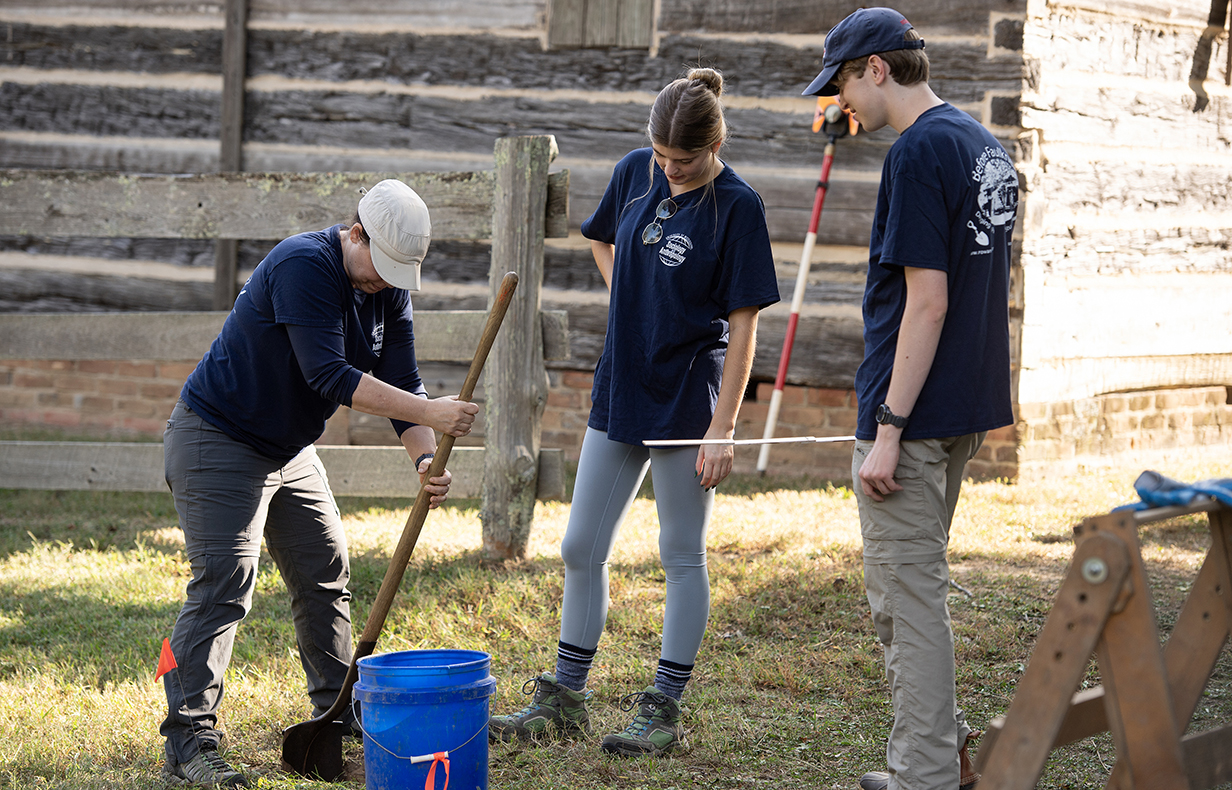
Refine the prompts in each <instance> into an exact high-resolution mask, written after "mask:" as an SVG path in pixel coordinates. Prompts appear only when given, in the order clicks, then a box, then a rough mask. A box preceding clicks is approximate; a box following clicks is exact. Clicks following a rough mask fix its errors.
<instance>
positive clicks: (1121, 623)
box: [1075, 512, 1189, 790]
mask: <svg viewBox="0 0 1232 790" xmlns="http://www.w3.org/2000/svg"><path fill="white" fill-rule="evenodd" d="M1100 535H1115V536H1116V537H1117V538H1119V539H1120V540H1121V541H1123V542H1124V544H1125V546H1126V547H1127V549H1128V553H1129V571H1128V573H1127V584H1126V590H1127V592H1128V595H1127V596H1124V597H1123V598H1122V602H1123V606H1121V608H1120V609H1119V611H1114V612H1113V613H1112V614H1111V615H1110V616H1109V617H1108V622H1107V623H1105V624H1104V628H1103V632H1102V634H1101V638H1100V641H1099V644H1098V649H1097V651H1096V655H1097V657H1098V663H1099V672H1100V677H1102V678H1103V686H1104V700H1105V710H1106V712H1107V714H1108V729H1109V731H1111V732H1112V738H1113V742H1114V743H1115V744H1116V749H1117V762H1118V763H1123V765H1121V766H1120V771H1119V772H1118V771H1117V770H1116V769H1115V768H1114V771H1113V775H1112V778H1110V779H1109V783H1108V787H1109V788H1118V787H1119V788H1125V790H1131V789H1132V788H1133V787H1135V786H1137V787H1150V788H1162V789H1163V790H1189V788H1188V785H1187V782H1186V779H1185V769H1184V763H1183V756H1182V754H1181V741H1180V738H1181V734H1182V732H1184V726H1183V723H1181V722H1178V721H1177V720H1176V716H1175V713H1174V708H1173V704H1172V695H1171V692H1170V690H1169V688H1168V678H1167V672H1166V667H1165V665H1164V658H1163V653H1162V652H1161V651H1160V650H1159V648H1158V645H1159V630H1158V628H1157V626H1156V624H1155V607H1154V605H1153V603H1152V602H1151V586H1150V584H1149V583H1148V581H1147V578H1146V570H1145V569H1144V568H1143V565H1142V554H1141V549H1140V546H1139V543H1138V525H1137V521H1136V519H1134V517H1133V515H1132V514H1130V513H1125V512H1121V513H1109V514H1107V515H1105V516H1099V517H1096V518H1093V519H1087V520H1086V521H1085V522H1083V528H1082V531H1081V532H1075V540H1081V541H1083V543H1084V544H1085V543H1086V542H1089V541H1092V540H1095V539H1096V537H1098V536H1100ZM1076 562H1077V555H1076V554H1075V563H1076Z"/></svg>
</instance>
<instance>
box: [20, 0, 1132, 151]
mask: <svg viewBox="0 0 1232 790" xmlns="http://www.w3.org/2000/svg"><path fill="white" fill-rule="evenodd" d="M574 6H576V8H575V7H574ZM579 9H581V0H560V2H557V1H556V0H553V2H552V3H551V5H550V8H549V11H548V13H549V17H548V26H549V33H548V36H549V45H550V46H551V47H559V48H553V49H549V50H548V51H544V50H543V47H542V44H541V43H540V40H539V38H538V36H534V35H523V36H516V35H492V34H490V33H468V32H466V31H461V30H457V29H456V28H454V29H451V30H449V31H448V32H443V33H439V34H418V33H412V32H404V31H397V32H390V31H378V30H373V29H372V28H371V25H369V24H364V25H359V26H356V27H355V28H353V29H326V30H310V29H300V28H292V29H288V28H264V27H259V28H257V29H253V30H249V31H248V37H249V43H250V46H249V62H248V73H249V75H250V76H251V77H260V76H264V75H272V76H279V77H286V78H288V79H300V80H326V81H330V82H343V81H349V80H369V81H381V82H389V83H394V84H401V85H430V86H471V87H481V88H491V87H493V75H494V74H499V75H502V77H503V78H504V79H507V80H508V83H507V84H508V85H509V86H516V87H517V88H519V89H521V90H534V89H540V90H554V89H560V88H574V89H583V90H587V91H593V92H596V93H600V92H631V91H638V92H642V93H646V94H648V95H649V96H653V95H654V94H655V93H657V92H658V91H659V89H661V88H662V87H663V86H664V85H665V84H666V83H667V82H669V81H670V80H672V79H675V78H676V77H678V76H681V73H682V71H683V64H685V63H701V64H703V65H706V66H712V67H714V68H717V69H719V70H720V71H722V72H723V79H724V92H725V93H726V94H727V95H729V96H760V97H765V98H776V99H779V98H784V97H798V96H799V93H800V91H801V90H803V89H804V86H806V85H808V83H809V82H810V81H811V80H812V79H813V77H815V76H817V72H818V71H820V70H821V59H822V37H821V36H820V35H817V36H816V37H815V38H814V39H811V40H810V39H804V40H801V41H796V42H783V41H777V40H774V39H767V38H758V39H756V40H750V39H748V38H747V37H731V38H724V37H722V36H721V35H714V33H713V32H712V33H710V34H708V35H694V34H690V33H687V32H665V33H664V34H663V36H662V39H661V40H660V42H659V50H658V57H650V54H649V51H648V50H647V49H643V48H642V47H645V46H647V45H648V43H649V42H647V43H646V44H640V43H628V44H621V46H622V47H638V49H620V48H616V49H613V48H603V49H578V48H577V47H579V46H580V45H581V43H582V39H581V22H580V17H579V16H577V15H578V14H579V13H580V10H579ZM651 12H652V2H651V1H650V0H634V1H633V2H632V3H629V4H626V5H624V6H622V22H621V25H622V28H623V27H624V26H625V25H626V24H627V25H628V26H630V27H632V26H634V25H635V24H636V25H638V26H642V27H644V30H645V32H644V33H643V35H648V34H649V31H650V25H651V20H650V19H643V20H641V21H636V22H635V18H636V17H637V16H638V14H640V13H651ZM568 14H573V16H572V17H571V22H570V23H571V24H574V25H575V26H576V29H575V31H574V32H573V34H572V35H573V38H572V39H571V40H569V41H564V40H560V41H558V40H557V38H556V36H557V33H556V31H555V25H556V24H557V23H561V24H563V22H561V16H562V15H568ZM669 23H670V22H669ZM331 27H332V26H331ZM451 27H453V26H451ZM12 29H13V38H14V43H13V45H12V46H11V49H10V50H9V54H12V56H13V57H12V58H11V59H9V60H8V61H0V64H3V65H6V66H9V67H19V66H24V67H26V68H30V69H78V70H82V71H88V72H100V71H103V72H106V71H117V72H141V73H147V74H179V73H185V72H187V73H194V74H202V73H208V74H213V73H217V64H218V63H219V59H220V50H221V46H222V41H221V38H222V32H221V31H219V30H184V29H181V28H171V27H168V28H158V27H146V26H142V27H126V26H122V25H79V24H70V25H39V24H32V23H25V22H14V23H13V25H12ZM759 32H765V31H759ZM986 33H987V22H985V29H984V30H983V31H982V32H981V34H982V35H983V34H986ZM1144 45H1145V42H1144ZM1088 46H1089V43H1088ZM0 52H2V50H0ZM928 52H929V60H930V64H931V66H930V74H931V77H930V82H932V83H933V84H934V87H936V88H937V89H938V91H939V93H940V95H941V96H943V97H944V98H945V99H947V100H949V101H955V102H964V103H966V102H978V101H982V100H983V98H984V97H983V92H982V91H984V90H998V91H1002V92H1011V93H1017V92H1018V91H1019V90H1020V87H1021V83H1022V65H1021V61H1020V60H1017V59H1014V58H1004V57H1002V58H993V59H989V58H988V57H987V44H986V43H985V42H983V41H971V40H968V39H941V40H934V41H931V42H930V43H929V45H928ZM478 60H482V62H483V63H484V64H485V67H484V68H483V69H475V68H474V67H473V65H474V63H475V62H476V61H478ZM91 76H92V77H94V78H95V79H97V77H98V76H99V75H98V74H97V73H94V74H92V75H91ZM968 84H970V85H973V86H975V89H972V90H967V89H966V88H965V87H964V86H966V85H968ZM800 101H801V102H802V103H804V104H805V106H808V105H809V104H810V102H809V100H808V99H800ZM808 122H811V116H810V118H809V119H808ZM562 150H564V151H568V150H569V149H568V148H567V147H563V146H562ZM254 169H255V168H254Z"/></svg>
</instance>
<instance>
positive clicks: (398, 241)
mask: <svg viewBox="0 0 1232 790" xmlns="http://www.w3.org/2000/svg"><path fill="white" fill-rule="evenodd" d="M359 221H360V222H362V223H363V225H364V230H366V231H367V232H368V238H369V239H371V240H372V243H371V244H370V245H368V246H369V249H370V250H371V252H372V265H373V266H374V267H375V268H376V273H377V274H379V275H380V276H381V279H382V280H384V281H385V282H387V283H389V284H390V285H392V286H393V287H394V288H402V289H404V290H407V291H418V290H419V264H421V263H423V259H424V256H425V255H427V254H428V242H429V241H431V239H432V223H431V221H430V220H429V219H428V206H427V204H425V203H424V202H423V198H421V197H420V196H419V195H417V194H415V190H413V189H411V188H410V187H408V186H407V185H406V184H404V183H402V182H401V181H397V180H394V179H392V178H387V179H385V180H384V181H382V182H380V183H379V184H377V185H376V186H374V187H373V188H372V189H369V190H368V191H367V192H365V193H364V196H363V197H362V198H360V199H359Z"/></svg>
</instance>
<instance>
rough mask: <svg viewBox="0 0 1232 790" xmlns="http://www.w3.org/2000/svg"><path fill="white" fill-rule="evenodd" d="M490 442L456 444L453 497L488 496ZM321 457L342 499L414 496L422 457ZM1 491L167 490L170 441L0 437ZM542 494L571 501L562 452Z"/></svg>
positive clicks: (330, 450)
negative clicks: (9, 439)
mask: <svg viewBox="0 0 1232 790" xmlns="http://www.w3.org/2000/svg"><path fill="white" fill-rule="evenodd" d="M483 454H484V448H482V447H455V448H454V449H453V452H452V454H451V455H450V456H449V471H450V473H451V474H452V475H453V483H452V485H451V486H450V489H449V495H450V498H451V499H475V498H478V497H479V496H481V495H482V493H483ZM317 455H319V456H320V458H321V463H322V464H324V465H325V468H326V469H327V470H328V472H329V487H330V489H331V490H332V491H333V492H334V494H335V495H336V496H372V497H408V498H409V497H414V496H415V495H416V494H417V493H419V475H418V474H417V473H416V472H415V462H414V461H412V460H411V459H410V457H408V456H407V454H406V450H405V449H403V448H402V447H352V446H346V445H320V446H318V447H317ZM0 488H29V489H38V490H51V491H138V492H167V491H168V488H167V481H166V480H165V478H164V476H163V446H162V445H161V444H159V443H156V442H0ZM536 495H537V498H538V499H563V498H564V496H565V464H564V453H563V452H562V451H561V450H540V451H539V478H538V481H537V490H536Z"/></svg>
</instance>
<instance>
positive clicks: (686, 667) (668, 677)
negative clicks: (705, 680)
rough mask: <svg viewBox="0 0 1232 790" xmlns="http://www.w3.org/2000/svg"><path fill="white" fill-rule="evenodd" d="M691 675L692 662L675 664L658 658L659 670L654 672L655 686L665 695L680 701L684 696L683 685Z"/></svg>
mask: <svg viewBox="0 0 1232 790" xmlns="http://www.w3.org/2000/svg"><path fill="white" fill-rule="evenodd" d="M691 677H693V665H692V664H677V663H676V662H674V661H668V660H667V659H664V658H660V659H659V671H658V672H656V673H655V682H654V684H655V688H657V689H658V690H659V691H662V692H663V693H664V694H666V695H667V696H669V697H671V698H672V699H674V700H676V701H677V702H679V701H680V698H681V697H682V696H684V687H685V686H686V685H687V684H688V682H689V678H691Z"/></svg>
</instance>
